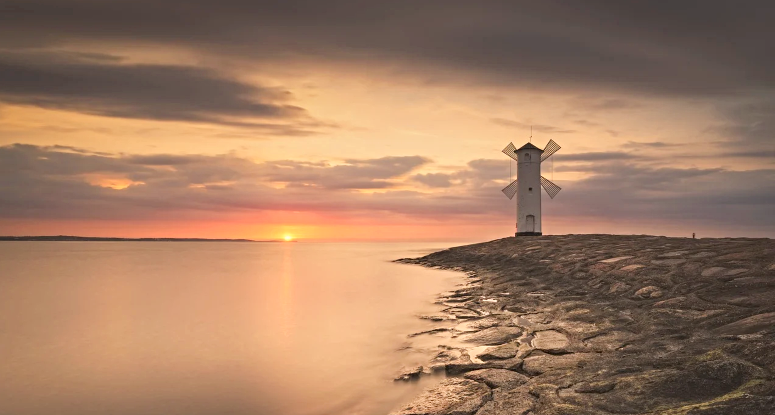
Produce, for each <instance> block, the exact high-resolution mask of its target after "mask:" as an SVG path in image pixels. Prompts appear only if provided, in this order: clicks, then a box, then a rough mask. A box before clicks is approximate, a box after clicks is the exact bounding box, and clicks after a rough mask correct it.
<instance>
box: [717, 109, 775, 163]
mask: <svg viewBox="0 0 775 415" xmlns="http://www.w3.org/2000/svg"><path fill="white" fill-rule="evenodd" d="M720 113H721V117H722V121H721V123H720V125H718V126H715V127H713V128H711V131H712V132H715V133H716V134H717V135H719V136H720V137H722V138H724V139H726V140H727V142H726V143H724V144H726V147H727V148H730V147H733V148H735V150H736V152H737V153H738V154H740V155H744V154H751V152H756V151H758V150H762V151H764V152H765V153H766V152H769V153H770V154H771V152H772V151H775V96H773V97H770V98H762V99H755V100H748V102H744V103H734V104H726V105H723V106H721V108H720ZM746 149H747V150H748V151H746Z"/></svg>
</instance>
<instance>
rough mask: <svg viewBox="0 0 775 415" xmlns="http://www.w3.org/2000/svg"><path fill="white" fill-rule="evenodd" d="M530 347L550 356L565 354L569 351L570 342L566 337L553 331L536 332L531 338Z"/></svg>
mask: <svg viewBox="0 0 775 415" xmlns="http://www.w3.org/2000/svg"><path fill="white" fill-rule="evenodd" d="M532 345H533V347H534V348H536V349H538V350H542V351H544V352H546V353H551V354H559V353H567V352H569V351H570V350H569V346H570V340H568V336H566V335H564V334H562V333H560V332H558V331H555V330H546V331H539V332H537V333H536V334H535V337H534V338H533V341H532Z"/></svg>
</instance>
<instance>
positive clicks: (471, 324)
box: [455, 316, 504, 332]
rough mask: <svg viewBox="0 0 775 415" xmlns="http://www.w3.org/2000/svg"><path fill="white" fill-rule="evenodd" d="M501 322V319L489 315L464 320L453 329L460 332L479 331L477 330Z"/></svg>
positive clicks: (494, 325)
mask: <svg viewBox="0 0 775 415" xmlns="http://www.w3.org/2000/svg"><path fill="white" fill-rule="evenodd" d="M501 323H504V321H503V320H502V319H499V318H496V317H492V316H490V317H484V318H478V319H471V320H468V321H465V322H463V323H460V324H458V325H457V326H456V327H455V330H457V331H460V332H465V331H479V330H484V329H489V328H490V327H496V326H498V325H499V324H501Z"/></svg>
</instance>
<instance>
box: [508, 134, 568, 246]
mask: <svg viewBox="0 0 775 415" xmlns="http://www.w3.org/2000/svg"><path fill="white" fill-rule="evenodd" d="M559 149H560V146H559V144H557V143H555V142H554V140H549V142H548V143H547V144H546V147H544V149H543V150H541V149H540V148H538V147H536V146H534V145H533V144H531V143H527V144H525V145H524V146H522V147H520V148H516V147H515V146H514V143H509V145H507V146H506V148H504V149H503V153H505V154H506V155H507V156H509V157H511V158H512V159H514V160H516V161H517V178H516V179H514V181H513V182H511V183H509V185H508V186H506V187H504V188H503V190H502V192H503V194H505V195H506V196H507V197H508V198H509V199H513V198H514V195H515V194H516V195H517V233H516V236H521V235H541V189H540V188H539V186H542V187H543V188H544V190H546V193H548V194H549V197H550V198H552V199H554V197H555V196H557V193H559V192H560V186H557V185H556V184H554V183H552V182H551V181H549V179H547V178H546V177H544V176H541V163H543V162H544V160H547V159H548V158H549V157H551V156H552V154H554V153H556V152H557V150H559ZM517 180H519V184H517Z"/></svg>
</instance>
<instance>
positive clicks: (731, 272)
mask: <svg viewBox="0 0 775 415" xmlns="http://www.w3.org/2000/svg"><path fill="white" fill-rule="evenodd" d="M745 272H748V269H747V268H735V269H730V270H729V271H727V272H725V273H724V276H725V277H732V276H735V275H740V274H742V273H745Z"/></svg>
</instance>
